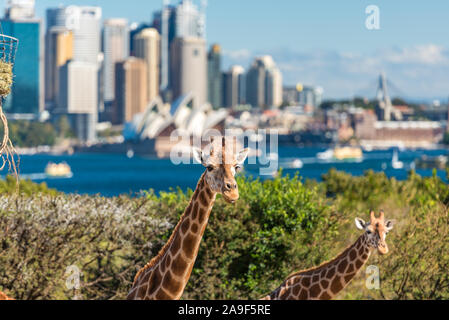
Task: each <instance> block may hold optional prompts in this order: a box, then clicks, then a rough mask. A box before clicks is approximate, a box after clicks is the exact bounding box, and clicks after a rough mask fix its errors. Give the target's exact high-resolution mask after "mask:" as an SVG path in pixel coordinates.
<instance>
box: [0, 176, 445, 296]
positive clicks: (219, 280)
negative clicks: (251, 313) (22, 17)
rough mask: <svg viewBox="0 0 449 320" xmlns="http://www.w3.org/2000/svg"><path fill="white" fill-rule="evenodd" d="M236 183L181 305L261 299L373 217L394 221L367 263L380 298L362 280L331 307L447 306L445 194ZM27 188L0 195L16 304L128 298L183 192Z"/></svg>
mask: <svg viewBox="0 0 449 320" xmlns="http://www.w3.org/2000/svg"><path fill="white" fill-rule="evenodd" d="M238 183H239V189H240V195H241V198H240V200H239V201H238V202H237V203H236V204H235V205H230V204H227V203H225V202H224V201H223V199H222V198H221V197H218V199H217V202H216V204H215V206H214V209H213V211H212V215H211V218H210V222H209V225H208V227H207V229H206V233H205V236H204V239H203V242H202V244H201V247H200V251H199V255H198V259H197V262H196V264H195V268H194V270H193V272H192V276H191V278H190V281H189V283H188V285H187V288H186V291H185V293H184V295H183V298H185V299H228V298H229V299H231V298H233V299H248V298H251V299H253V298H259V297H261V296H263V295H264V294H266V293H267V292H269V291H271V290H272V289H274V288H275V287H277V286H278V285H279V284H280V283H281V281H282V280H283V279H284V278H285V277H286V276H287V275H288V274H289V273H291V272H292V271H295V270H299V269H302V268H308V267H311V266H314V265H317V264H319V263H321V262H323V261H325V260H328V259H330V258H332V257H333V256H334V255H336V254H338V253H339V252H340V251H341V250H343V249H344V248H345V247H346V246H347V245H349V244H351V242H352V241H354V240H355V239H356V238H357V237H358V236H359V235H360V231H358V230H356V228H355V226H354V222H353V221H354V218H355V217H356V216H359V217H361V218H364V219H367V218H368V213H369V210H370V209H374V210H376V211H378V210H380V209H383V210H385V213H386V216H387V217H388V218H389V219H395V220H396V225H395V228H394V229H393V231H392V232H390V233H389V235H388V238H387V242H388V244H389V247H390V253H389V254H388V255H387V256H383V257H379V256H378V255H376V254H375V255H373V256H372V257H371V258H370V261H369V264H374V265H377V266H379V268H380V276H381V288H380V290H367V289H366V288H365V285H364V283H365V271H364V270H362V271H361V272H360V273H359V274H358V276H357V277H356V278H355V279H354V281H353V282H352V283H351V284H350V285H349V286H348V288H346V289H345V290H344V291H343V292H342V293H341V294H340V296H339V298H341V299H435V298H437V299H438V298H440V299H448V298H449V272H448V270H449V241H448V239H449V217H448V208H447V206H448V204H449V191H448V186H447V185H446V184H445V183H443V182H442V181H441V180H440V179H438V178H437V177H435V176H434V177H430V178H422V177H420V176H418V175H416V174H414V173H411V174H410V177H409V178H408V180H406V181H397V180H395V179H388V178H387V177H386V176H385V175H384V174H376V173H373V172H367V173H366V174H365V175H364V176H362V177H352V176H350V175H347V174H344V173H341V172H336V171H330V172H329V173H327V174H326V175H324V176H323V182H320V183H317V182H313V181H307V182H303V181H302V180H301V179H300V177H299V176H294V177H289V176H282V175H281V176H280V177H278V178H275V179H273V180H268V181H260V180H257V179H245V178H242V177H239V179H238ZM27 184H29V186H28V191H26V190H25V191H26V192H24V193H23V194H22V195H20V196H17V195H15V194H14V193H12V192H7V193H4V194H3V196H2V197H0V230H1V232H0V290H4V291H6V292H7V293H9V294H10V295H11V296H12V297H15V298H19V299H72V298H74V297H75V296H78V297H82V298H86V299H123V298H125V297H126V294H127V292H128V290H129V288H130V287H131V283H132V280H133V277H134V275H135V273H136V271H137V270H138V268H140V267H142V266H143V265H144V264H145V263H146V262H148V261H149V260H150V258H151V257H152V256H153V255H155V254H156V253H157V252H158V250H159V249H160V248H161V247H162V246H163V244H164V243H165V241H167V239H168V237H169V236H170V233H171V231H172V229H173V227H174V225H175V224H176V223H177V221H178V219H179V216H180V215H181V214H182V212H183V210H184V208H185V206H186V205H187V203H188V201H189V197H190V196H191V194H192V191H191V190H190V191H188V192H182V191H181V190H172V191H171V192H164V193H161V194H159V195H155V194H154V193H153V192H151V191H150V192H148V193H147V194H146V195H145V196H143V197H140V198H129V197H116V198H103V197H99V196H96V197H89V196H77V195H64V194H60V193H57V192H55V191H53V190H49V189H47V188H46V187H45V186H40V187H38V186H33V184H32V183H27ZM32 186H33V187H32ZM0 188H1V189H2V190H4V191H8V190H7V188H3V187H2V186H1V184H0ZM33 188H34V189H33ZM71 265H76V266H77V267H78V268H79V269H80V270H81V271H82V277H81V280H82V283H81V289H80V290H75V291H74V290H68V289H66V280H67V276H68V275H67V274H65V272H66V269H67V267H68V266H71Z"/></svg>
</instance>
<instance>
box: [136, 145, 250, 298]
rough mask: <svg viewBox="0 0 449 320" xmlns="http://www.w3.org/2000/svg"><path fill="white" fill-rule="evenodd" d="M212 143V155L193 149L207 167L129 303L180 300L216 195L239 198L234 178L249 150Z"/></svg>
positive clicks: (138, 278)
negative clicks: (178, 219) (239, 149)
mask: <svg viewBox="0 0 449 320" xmlns="http://www.w3.org/2000/svg"><path fill="white" fill-rule="evenodd" d="M230 140H231V139H227V138H224V137H223V138H222V139H215V140H213V139H212V143H211V149H210V153H209V155H207V153H205V152H203V151H202V150H200V149H197V148H193V156H194V158H195V159H196V160H197V162H199V163H201V164H202V165H203V166H204V167H206V170H205V172H204V173H203V174H202V176H201V178H200V180H199V182H198V185H197V187H196V189H195V191H194V193H193V195H192V198H191V200H190V203H189V205H188V207H187V208H186V210H185V211H184V213H183V215H182V216H181V219H180V221H179V222H178V224H177V225H176V227H175V229H174V231H173V233H172V235H171V236H170V238H169V240H168V242H167V243H166V244H165V245H164V247H163V248H162V249H161V250H160V252H159V253H158V254H157V256H156V257H154V258H153V259H152V260H151V261H150V262H149V263H148V264H147V265H146V266H145V267H144V268H142V269H141V270H140V271H139V272H138V273H137V275H136V277H135V279H134V283H133V286H132V288H131V291H130V292H129V294H128V297H127V298H128V299H130V300H172V299H173V300H178V299H180V298H181V295H182V293H183V291H184V288H185V286H186V284H187V281H188V280H189V277H190V274H191V272H192V269H193V265H194V263H195V259H196V256H197V254H198V249H199V246H200V243H201V239H202V237H203V234H204V231H205V229H206V226H207V223H208V220H209V215H210V212H211V210H212V207H213V205H214V202H215V198H216V195H217V194H221V195H222V196H223V198H224V199H225V201H227V202H228V203H235V202H236V201H237V200H238V198H239V192H238V186H237V183H236V181H235V178H234V176H235V174H236V172H238V171H239V170H240V169H241V166H242V165H243V163H244V162H245V159H246V158H247V156H248V152H249V150H248V149H243V150H241V151H240V152H235V149H236V144H235V143H234V142H235V140H234V139H232V141H230Z"/></svg>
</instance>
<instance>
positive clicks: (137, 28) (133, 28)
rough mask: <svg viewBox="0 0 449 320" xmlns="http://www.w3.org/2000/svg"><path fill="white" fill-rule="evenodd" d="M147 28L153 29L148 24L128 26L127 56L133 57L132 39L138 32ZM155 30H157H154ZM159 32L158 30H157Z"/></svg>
mask: <svg viewBox="0 0 449 320" xmlns="http://www.w3.org/2000/svg"><path fill="white" fill-rule="evenodd" d="M147 28H153V25H152V24H150V23H136V22H134V23H131V25H130V26H129V55H130V56H134V38H135V36H136V35H137V34H139V32H140V31H142V30H143V29H147ZM156 29H157V28H156ZM157 30H158V31H159V29H157Z"/></svg>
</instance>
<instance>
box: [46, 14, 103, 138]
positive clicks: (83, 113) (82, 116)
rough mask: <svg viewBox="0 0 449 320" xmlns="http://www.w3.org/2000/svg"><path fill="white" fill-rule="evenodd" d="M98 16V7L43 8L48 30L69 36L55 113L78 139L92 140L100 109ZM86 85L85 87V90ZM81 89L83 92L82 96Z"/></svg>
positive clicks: (99, 15) (100, 68)
mask: <svg viewBox="0 0 449 320" xmlns="http://www.w3.org/2000/svg"><path fill="white" fill-rule="evenodd" d="M101 15H102V11H101V8H100V7H89V6H84V7H83V6H68V7H62V6H61V7H58V8H51V9H47V27H48V30H50V29H51V28H52V27H54V26H59V27H65V28H67V29H69V30H71V31H72V33H73V57H72V60H71V61H70V62H68V63H67V64H66V65H65V66H64V67H62V68H60V70H61V72H60V74H59V81H60V96H61V97H60V98H58V105H57V108H56V109H55V112H62V113H67V114H68V116H69V119H70V120H71V122H72V126H73V127H74V129H75V131H76V133H77V136H78V138H79V139H81V140H94V139H95V127H96V123H97V121H98V112H99V109H101V108H102V101H103V98H102V92H103V89H102V87H101V84H102V83H103V79H102V67H103V61H102V60H103V58H102V54H101V51H100V49H101ZM47 54H48V53H47ZM93 70H96V72H93ZM87 77H88V78H89V79H88V80H87ZM86 83H88V84H89V87H88V88H87V87H86ZM63 89H65V91H64V90H63ZM83 89H86V90H87V91H86V93H85V94H84V93H83ZM92 90H95V91H96V93H95V94H94V93H93V92H92ZM80 95H81V96H80ZM94 106H96V107H94Z"/></svg>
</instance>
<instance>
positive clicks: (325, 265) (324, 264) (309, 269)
mask: <svg viewBox="0 0 449 320" xmlns="http://www.w3.org/2000/svg"><path fill="white" fill-rule="evenodd" d="M364 235H365V234H362V235H361V236H360V237H358V238H357V240H356V241H355V242H354V243H352V244H350V245H349V246H347V247H346V248H345V249H344V250H343V251H342V252H341V253H340V254H339V255H337V256H336V257H334V258H332V259H330V260H327V261H325V262H323V263H321V264H320V265H318V266H315V267H312V268H308V269H304V270H301V271H297V272H293V273H291V274H290V275H289V276H288V277H287V279H289V278H291V277H294V276H299V275H306V274H309V273H312V272H314V271H316V270H318V269H321V268H324V267H327V266H328V265H330V264H331V263H333V262H335V261H337V260H338V259H340V258H342V257H343V256H345V255H346V254H347V253H348V252H349V250H350V249H352V247H354V245H355V244H356V243H357V242H358V241H359V240H360V238H362V237H363V236H364Z"/></svg>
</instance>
